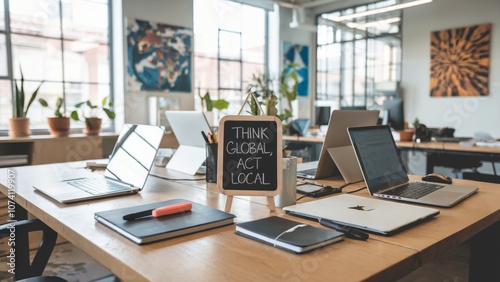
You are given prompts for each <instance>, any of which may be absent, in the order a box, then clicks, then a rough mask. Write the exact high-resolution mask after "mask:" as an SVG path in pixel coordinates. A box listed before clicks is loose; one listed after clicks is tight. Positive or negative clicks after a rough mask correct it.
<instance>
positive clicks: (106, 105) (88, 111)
mask: <svg viewBox="0 0 500 282" xmlns="http://www.w3.org/2000/svg"><path fill="white" fill-rule="evenodd" d="M75 108H76V109H75V110H73V111H72V112H71V115H70V116H71V119H73V120H75V121H83V122H85V129H83V133H85V134H87V135H98V134H99V133H100V132H101V124H102V119H101V118H100V117H99V116H100V115H101V114H102V113H103V112H104V113H105V114H106V116H107V117H108V118H109V119H114V118H115V112H114V111H113V110H112V108H113V101H111V100H109V101H108V97H104V98H103V99H102V101H101V104H100V105H94V104H92V102H91V101H90V100H87V101H83V102H80V103H77V104H76V105H75Z"/></svg>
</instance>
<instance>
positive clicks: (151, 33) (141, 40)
mask: <svg viewBox="0 0 500 282" xmlns="http://www.w3.org/2000/svg"><path fill="white" fill-rule="evenodd" d="M192 34H193V31H192V29H190V28H185V27H179V26H173V25H168V24H162V23H157V22H152V21H145V20H139V19H131V18H129V19H127V74H128V76H127V80H128V81H127V85H128V90H129V91H172V92H173V91H175V92H189V93H190V92H191V89H192V57H191V54H192Z"/></svg>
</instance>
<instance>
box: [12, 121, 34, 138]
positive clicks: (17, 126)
mask: <svg viewBox="0 0 500 282" xmlns="http://www.w3.org/2000/svg"><path fill="white" fill-rule="evenodd" d="M30 135H31V131H30V119H29V118H25V117H24V118H10V119H9V136H10V137H26V136H30Z"/></svg>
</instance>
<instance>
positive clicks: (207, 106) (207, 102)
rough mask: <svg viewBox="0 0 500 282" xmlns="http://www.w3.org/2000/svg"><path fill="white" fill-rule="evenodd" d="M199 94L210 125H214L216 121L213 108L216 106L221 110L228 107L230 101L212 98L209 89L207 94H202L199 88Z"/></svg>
mask: <svg viewBox="0 0 500 282" xmlns="http://www.w3.org/2000/svg"><path fill="white" fill-rule="evenodd" d="M198 96H199V97H200V99H201V108H202V109H203V112H204V113H205V117H206V118H207V120H208V123H209V124H210V126H212V125H213V121H214V115H213V109H214V108H215V109H217V110H219V111H220V110H224V109H227V107H229V102H228V101H226V100H224V99H217V100H212V98H211V97H210V93H209V92H208V91H207V92H206V93H205V95H203V96H201V94H200V89H199V88H198Z"/></svg>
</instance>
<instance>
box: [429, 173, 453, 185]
mask: <svg viewBox="0 0 500 282" xmlns="http://www.w3.org/2000/svg"><path fill="white" fill-rule="evenodd" d="M422 180H423V181H429V182H437V183H445V184H451V182H452V180H451V178H450V177H448V176H446V175H444V174H441V173H431V174H427V175H426V176H424V177H422Z"/></svg>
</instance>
